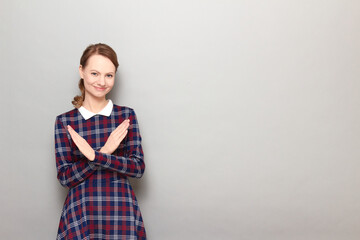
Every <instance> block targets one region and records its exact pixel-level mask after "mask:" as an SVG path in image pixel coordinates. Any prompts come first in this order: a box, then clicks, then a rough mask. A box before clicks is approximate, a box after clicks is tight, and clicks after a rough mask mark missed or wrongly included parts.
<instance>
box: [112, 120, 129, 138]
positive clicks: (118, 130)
mask: <svg viewBox="0 0 360 240" xmlns="http://www.w3.org/2000/svg"><path fill="white" fill-rule="evenodd" d="M129 126H130V124H129V122H128V121H126V120H125V121H123V122H122V123H121V124H120V125H119V126H118V127H117V128H116V129H115V130H114V131H113V134H114V135H116V136H117V137H118V136H119V134H121V133H122V132H123V131H124V130H125V129H127V128H128V127H129Z"/></svg>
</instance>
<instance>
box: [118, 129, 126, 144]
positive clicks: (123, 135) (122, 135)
mask: <svg viewBox="0 0 360 240" xmlns="http://www.w3.org/2000/svg"><path fill="white" fill-rule="evenodd" d="M127 133H128V130H125V132H123V133H122V134H121V135H120V138H119V139H120V142H121V141H122V140H124V138H125V136H126V134H127Z"/></svg>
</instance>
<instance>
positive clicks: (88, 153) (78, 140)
mask: <svg viewBox="0 0 360 240" xmlns="http://www.w3.org/2000/svg"><path fill="white" fill-rule="evenodd" d="M67 129H68V131H69V133H70V135H71V138H72V140H73V141H74V143H75V144H76V146H77V147H78V148H79V150H80V152H82V154H84V156H85V157H87V159H89V160H90V161H94V159H95V151H94V149H92V147H91V146H90V144H89V143H88V142H87V141H86V140H85V139H84V138H83V137H82V136H80V135H79V134H78V133H77V132H76V131H75V130H74V129H73V128H72V127H71V126H70V125H67Z"/></svg>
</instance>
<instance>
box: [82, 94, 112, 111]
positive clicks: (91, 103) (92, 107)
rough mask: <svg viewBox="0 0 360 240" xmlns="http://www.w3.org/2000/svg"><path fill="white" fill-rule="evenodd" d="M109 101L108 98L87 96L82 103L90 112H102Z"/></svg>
mask: <svg viewBox="0 0 360 240" xmlns="http://www.w3.org/2000/svg"><path fill="white" fill-rule="evenodd" d="M108 103H109V100H108V99H105V98H103V99H94V98H88V99H87V98H86V97H85V100H84V102H83V104H82V106H83V107H84V108H86V109H87V110H89V111H90V112H93V113H98V112H100V111H101V110H102V109H103V108H104V107H105V106H106V105H107V104H108Z"/></svg>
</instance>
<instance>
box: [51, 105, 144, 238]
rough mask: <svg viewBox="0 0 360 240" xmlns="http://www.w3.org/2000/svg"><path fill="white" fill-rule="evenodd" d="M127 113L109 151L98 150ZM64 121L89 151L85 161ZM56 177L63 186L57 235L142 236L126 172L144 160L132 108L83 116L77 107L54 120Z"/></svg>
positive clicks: (140, 168)
mask: <svg viewBox="0 0 360 240" xmlns="http://www.w3.org/2000/svg"><path fill="white" fill-rule="evenodd" d="M127 118H129V119H130V126H129V128H128V133H127V135H126V137H125V138H124V139H123V140H122V142H121V143H120V145H119V147H118V148H117V149H116V150H115V151H114V152H113V153H112V154H106V153H102V152H100V151H99V150H100V148H101V147H103V146H104V144H105V143H106V140H107V138H108V137H109V135H110V133H111V132H112V131H113V130H115V128H116V127H117V126H119V124H120V123H121V122H122V121H123V120H125V119H127ZM66 125H71V126H72V128H73V129H74V130H75V131H76V132H77V133H78V134H79V135H80V136H82V137H83V138H84V139H85V140H86V141H87V142H88V143H89V144H90V146H91V147H92V148H93V149H94V150H95V160H94V161H93V162H91V161H89V160H88V159H87V158H86V157H85V156H84V155H83V154H82V153H81V152H80V151H79V149H78V148H77V146H76V145H75V143H74V142H73V141H72V139H71V135H70V133H69V132H68V131H67V130H66V129H67V128H66ZM55 158H56V168H57V178H58V180H59V182H60V184H61V185H62V186H64V187H67V188H69V192H68V195H67V197H66V199H65V203H64V207H63V209H62V213H61V217H60V223H59V228H58V234H57V240H60V239H66V240H80V239H81V240H84V239H86V240H90V239H91V240H93V239H112V240H115V239H119V240H121V239H126V240H128V239H129V240H130V239H146V233H145V228H144V223H143V220H142V216H141V212H140V208H139V206H138V202H137V199H136V197H135V194H134V191H133V189H132V187H131V185H130V183H129V180H128V177H135V178H140V177H142V175H143V173H144V170H145V164H144V160H143V159H144V155H143V151H142V147H141V136H140V131H139V125H138V122H137V119H136V115H135V112H134V110H133V109H132V108H129V107H125V106H118V105H116V104H114V105H113V108H112V111H111V114H110V116H108V117H107V116H104V115H99V114H97V115H94V116H92V117H91V118H89V119H87V120H85V119H84V117H83V116H82V115H81V113H80V112H79V110H78V109H77V108H74V109H72V110H70V111H68V112H65V113H63V114H60V115H58V116H57V117H56V120H55Z"/></svg>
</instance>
